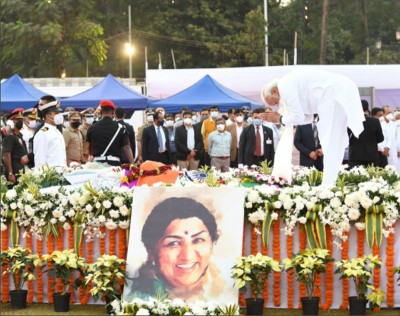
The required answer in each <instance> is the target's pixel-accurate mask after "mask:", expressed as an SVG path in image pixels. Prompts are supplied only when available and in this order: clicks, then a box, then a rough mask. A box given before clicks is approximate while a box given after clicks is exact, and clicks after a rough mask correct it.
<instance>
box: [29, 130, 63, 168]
mask: <svg viewBox="0 0 400 316" xmlns="http://www.w3.org/2000/svg"><path fill="white" fill-rule="evenodd" d="M33 153H34V154H35V167H40V166H42V165H44V164H46V163H47V164H49V165H50V166H66V165H67V153H66V149H65V141H64V137H63V135H62V134H61V132H60V131H59V130H58V129H57V128H56V127H55V126H53V125H50V124H47V123H45V124H44V126H43V127H42V128H41V129H40V130H39V131H38V132H37V133H36V136H35V138H34V139H33Z"/></svg>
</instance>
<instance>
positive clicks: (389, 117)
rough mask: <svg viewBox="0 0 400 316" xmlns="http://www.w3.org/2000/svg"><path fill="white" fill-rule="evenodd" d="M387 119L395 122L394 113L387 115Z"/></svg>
mask: <svg viewBox="0 0 400 316" xmlns="http://www.w3.org/2000/svg"><path fill="white" fill-rule="evenodd" d="M386 118H387V119H388V120H389V121H393V120H394V115H393V113H390V114H388V115H386Z"/></svg>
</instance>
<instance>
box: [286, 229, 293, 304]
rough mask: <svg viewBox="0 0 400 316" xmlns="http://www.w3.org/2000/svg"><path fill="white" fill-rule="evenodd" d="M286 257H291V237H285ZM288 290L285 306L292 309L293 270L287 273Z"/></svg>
mask: <svg viewBox="0 0 400 316" xmlns="http://www.w3.org/2000/svg"><path fill="white" fill-rule="evenodd" d="M286 255H287V257H288V258H292V256H293V236H289V235H288V236H286ZM287 280H288V289H287V304H288V309H293V308H294V306H293V299H294V298H293V294H294V286H293V285H294V272H293V269H290V270H289V271H287Z"/></svg>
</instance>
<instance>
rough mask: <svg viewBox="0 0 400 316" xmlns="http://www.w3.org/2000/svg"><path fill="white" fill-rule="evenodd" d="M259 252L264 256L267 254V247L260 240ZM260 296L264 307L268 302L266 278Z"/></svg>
mask: <svg viewBox="0 0 400 316" xmlns="http://www.w3.org/2000/svg"><path fill="white" fill-rule="evenodd" d="M267 246H268V245H267ZM261 253H262V254H263V255H264V256H268V247H266V246H264V243H263V242H261ZM262 296H263V298H264V307H266V306H267V303H268V278H267V279H266V280H265V283H264V287H263V289H262Z"/></svg>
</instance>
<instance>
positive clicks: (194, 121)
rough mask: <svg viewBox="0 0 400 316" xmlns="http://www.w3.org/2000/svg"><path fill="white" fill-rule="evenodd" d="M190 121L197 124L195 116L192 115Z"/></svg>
mask: <svg viewBox="0 0 400 316" xmlns="http://www.w3.org/2000/svg"><path fill="white" fill-rule="evenodd" d="M192 121H193V123H196V122H197V116H196V115H193V116H192Z"/></svg>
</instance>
